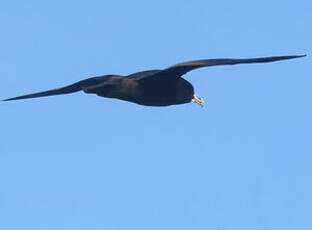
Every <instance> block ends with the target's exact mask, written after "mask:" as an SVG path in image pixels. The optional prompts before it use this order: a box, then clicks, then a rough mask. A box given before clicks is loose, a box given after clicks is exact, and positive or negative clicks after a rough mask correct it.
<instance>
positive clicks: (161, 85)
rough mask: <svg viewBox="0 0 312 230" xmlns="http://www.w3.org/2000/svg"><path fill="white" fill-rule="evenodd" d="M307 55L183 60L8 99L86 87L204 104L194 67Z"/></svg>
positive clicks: (105, 93) (162, 101) (145, 99)
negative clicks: (197, 91) (191, 76)
mask: <svg viewBox="0 0 312 230" xmlns="http://www.w3.org/2000/svg"><path fill="white" fill-rule="evenodd" d="M304 56H306V55H295V56H277V57H262V58H248V59H206V60H197V61H190V62H183V63H179V64H176V65H173V66H171V67H169V68H166V69H163V70H147V71H143V72H137V73H133V74H130V75H128V76H120V75H104V76H98V77H92V78H88V79H85V80H82V81H78V82H77V83H74V84H72V85H69V86H65V87H62V88H58V89H52V90H48V91H43V92H39V93H33V94H27V95H24V96H19V97H13V98H9V99H6V100H4V101H11V100H19V99H28V98H35V97H45V96H52V95H59V94H68V93H74V92H77V91H80V90H82V91H84V92H85V93H93V94H97V95H98V96H101V97H107V98H117V99H120V100H125V101H130V102H134V103H137V104H140V105H147V106H169V105H178V104H184V103H189V102H192V101H193V102H196V103H198V104H199V105H201V106H203V105H204V101H203V99H201V98H199V97H198V96H197V94H195V93H194V87H193V86H192V84H191V83H189V82H188V81H186V80H185V79H183V78H182V77H181V76H182V75H184V74H186V73H187V72H189V71H191V70H194V69H197V68H202V67H207V66H215V65H235V64H243V63H244V64H247V63H264V62H274V61H280V60H286V59H292V58H299V57H304Z"/></svg>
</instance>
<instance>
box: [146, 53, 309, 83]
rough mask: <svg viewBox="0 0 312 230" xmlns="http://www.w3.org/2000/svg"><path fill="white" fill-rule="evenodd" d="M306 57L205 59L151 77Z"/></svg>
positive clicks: (165, 70)
mask: <svg viewBox="0 0 312 230" xmlns="http://www.w3.org/2000/svg"><path fill="white" fill-rule="evenodd" d="M304 56H306V55H294V56H275V57H261V58H247V59H231V58H220V59H204V60H196V61H189V62H182V63H178V64H176V65H173V66H170V67H168V68H166V69H164V70H162V71H160V72H158V73H156V74H154V75H152V76H151V77H153V78H154V77H161V76H163V77H181V76H182V75H184V74H186V73H187V72H189V71H191V70H194V69H197V68H202V67H208V66H216V65H236V64H250V63H265V62H274V61H281V60H286V59H293V58H300V57H304Z"/></svg>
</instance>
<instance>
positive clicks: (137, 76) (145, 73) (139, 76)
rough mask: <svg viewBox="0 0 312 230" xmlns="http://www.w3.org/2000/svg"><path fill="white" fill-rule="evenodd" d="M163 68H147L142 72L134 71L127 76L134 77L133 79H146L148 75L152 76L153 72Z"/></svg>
mask: <svg viewBox="0 0 312 230" xmlns="http://www.w3.org/2000/svg"><path fill="white" fill-rule="evenodd" d="M159 71H161V70H146V71H140V72H136V73H132V74H130V75H128V76H127V78H129V79H133V80H141V79H144V78H146V77H148V76H151V75H153V74H156V73H158V72H159Z"/></svg>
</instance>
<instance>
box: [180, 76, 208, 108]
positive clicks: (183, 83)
mask: <svg viewBox="0 0 312 230" xmlns="http://www.w3.org/2000/svg"><path fill="white" fill-rule="evenodd" d="M176 96H177V100H178V101H179V102H180V103H189V102H195V103H197V104H199V105H200V106H201V107H203V106H204V100H203V99H202V98H200V97H198V95H197V94H195V93H194V87H193V86H192V84H191V83H189V82H188V81H187V80H185V79H184V78H179V80H178V84H177V92H176Z"/></svg>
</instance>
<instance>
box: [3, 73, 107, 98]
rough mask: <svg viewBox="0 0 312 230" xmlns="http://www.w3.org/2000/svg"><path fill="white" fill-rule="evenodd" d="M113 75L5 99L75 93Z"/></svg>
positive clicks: (104, 80)
mask: <svg viewBox="0 0 312 230" xmlns="http://www.w3.org/2000/svg"><path fill="white" fill-rule="evenodd" d="M110 76H111V75H106V76H99V77H92V78H88V79H85V80H82V81H78V82H76V83H74V84H72V85H69V86H65V87H61V88H57V89H52V90H47V91H43V92H39V93H32V94H26V95H23V96H19V97H12V98H8V99H5V100H3V101H12V100H20V99H28V98H36V97H46V96H54V95H60V94H68V93H74V92H77V91H80V90H83V88H85V87H90V86H93V85H97V84H101V83H103V82H106V81H107V80H109V79H110Z"/></svg>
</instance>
